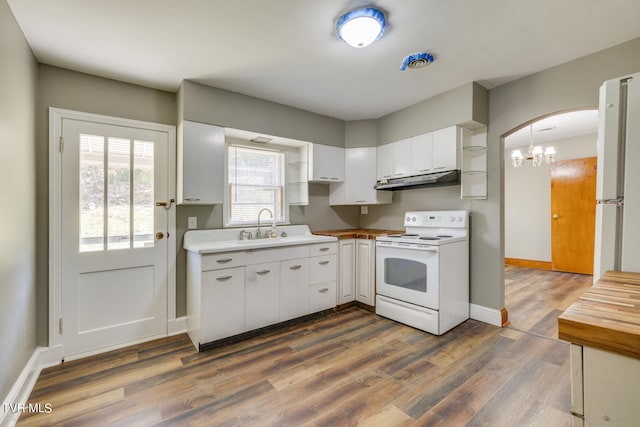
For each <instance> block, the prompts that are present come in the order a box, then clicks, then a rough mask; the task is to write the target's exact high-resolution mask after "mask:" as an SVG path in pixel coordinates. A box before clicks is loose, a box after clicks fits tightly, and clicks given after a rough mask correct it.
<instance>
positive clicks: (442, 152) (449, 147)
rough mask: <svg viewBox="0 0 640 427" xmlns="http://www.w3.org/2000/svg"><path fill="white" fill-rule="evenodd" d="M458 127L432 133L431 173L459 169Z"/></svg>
mask: <svg viewBox="0 0 640 427" xmlns="http://www.w3.org/2000/svg"><path fill="white" fill-rule="evenodd" d="M458 141H459V139H458V127H457V126H451V127H448V128H444V129H440V130H437V131H434V132H433V172H440V171H446V170H453V169H460V168H459V165H458V149H459V143H458Z"/></svg>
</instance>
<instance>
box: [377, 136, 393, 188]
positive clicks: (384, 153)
mask: <svg viewBox="0 0 640 427" xmlns="http://www.w3.org/2000/svg"><path fill="white" fill-rule="evenodd" d="M391 178H393V145H392V144H385V145H380V146H378V147H377V149H376V179H377V180H378V181H380V180H383V179H391Z"/></svg>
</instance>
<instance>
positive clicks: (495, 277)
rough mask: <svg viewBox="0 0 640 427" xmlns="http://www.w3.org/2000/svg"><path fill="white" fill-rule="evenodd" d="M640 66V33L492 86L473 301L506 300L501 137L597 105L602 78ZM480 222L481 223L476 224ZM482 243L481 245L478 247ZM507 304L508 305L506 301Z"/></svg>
mask: <svg viewBox="0 0 640 427" xmlns="http://www.w3.org/2000/svg"><path fill="white" fill-rule="evenodd" d="M638 71H640V38H636V39H633V40H631V41H628V42H626V43H622V44H620V45H617V46H614V47H612V48H609V49H606V50H603V51H600V52H597V53H594V54H592V55H588V56H585V57H582V58H578V59H576V60H574V61H570V62H567V63H565V64H561V65H558V66H556V67H553V68H550V69H548V70H545V71H541V72H539V73H536V74H533V75H531V76H528V77H524V78H522V79H519V80H516V81H514V82H511V83H508V84H505V85H502V86H499V87H496V88H494V89H491V90H490V91H489V136H488V144H489V150H488V168H489V174H488V179H489V188H488V192H489V198H488V199H487V200H486V201H474V202H473V203H472V205H473V210H474V212H477V213H479V214H481V215H482V217H483V223H482V224H481V227H482V231H481V232H482V234H483V236H484V240H485V242H486V245H485V247H484V248H477V247H476V246H475V243H477V242H472V250H475V253H476V258H477V261H478V263H477V264H475V268H473V267H474V266H473V265H472V274H474V275H476V276H477V277H478V279H479V280H481V282H482V286H481V287H480V288H478V289H477V291H478V292H481V293H474V294H473V298H474V301H477V302H478V303H479V304H482V305H486V306H488V307H494V308H500V307H498V306H496V305H495V304H496V301H502V302H501V305H503V304H504V268H503V260H504V200H503V196H502V194H503V188H504V185H503V176H504V159H503V153H504V146H503V143H502V137H504V136H506V135H507V134H509V133H511V132H512V131H513V130H514V129H515V128H517V127H519V126H520V125H522V124H524V123H526V122H528V121H530V120H533V119H537V118H540V117H543V116H546V115H549V114H553V113H557V112H560V111H566V110H572V109H577V108H587V107H591V108H594V107H597V105H598V88H599V87H600V85H601V84H602V82H603V81H604V80H608V79H611V78H615V77H620V76H623V75H626V74H631V73H634V72H638ZM475 225H476V226H477V225H478V224H475ZM477 249H480V250H477ZM507 309H508V307H507Z"/></svg>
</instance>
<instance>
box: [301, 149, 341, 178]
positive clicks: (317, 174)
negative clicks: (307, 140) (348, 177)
mask: <svg viewBox="0 0 640 427" xmlns="http://www.w3.org/2000/svg"><path fill="white" fill-rule="evenodd" d="M309 181H315V182H343V181H344V148H341V147H332V146H330V145H322V144H313V145H312V146H311V149H310V151H309Z"/></svg>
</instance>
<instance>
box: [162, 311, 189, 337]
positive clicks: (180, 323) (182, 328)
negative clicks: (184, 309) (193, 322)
mask: <svg viewBox="0 0 640 427" xmlns="http://www.w3.org/2000/svg"><path fill="white" fill-rule="evenodd" d="M185 332H187V317H186V316H183V317H178V318H176V319H171V320H169V321H168V322H167V334H168V335H169V336H172V335H178V334H183V333H185Z"/></svg>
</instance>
